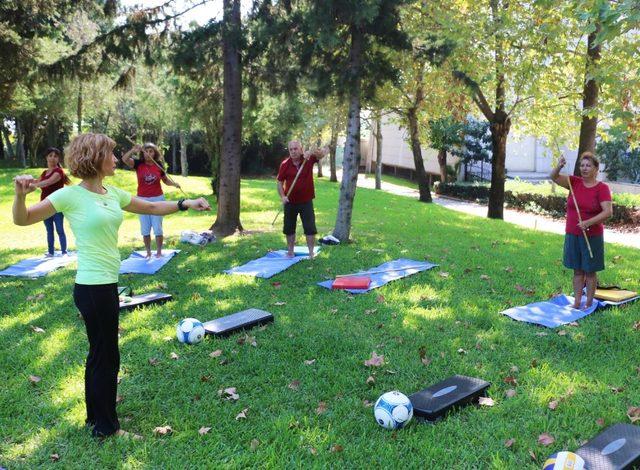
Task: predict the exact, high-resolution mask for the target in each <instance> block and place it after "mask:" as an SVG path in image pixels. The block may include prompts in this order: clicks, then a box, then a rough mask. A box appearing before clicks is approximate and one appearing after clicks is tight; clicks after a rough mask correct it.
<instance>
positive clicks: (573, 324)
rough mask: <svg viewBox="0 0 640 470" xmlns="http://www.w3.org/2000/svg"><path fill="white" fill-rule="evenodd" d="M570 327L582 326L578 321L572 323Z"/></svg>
mask: <svg viewBox="0 0 640 470" xmlns="http://www.w3.org/2000/svg"><path fill="white" fill-rule="evenodd" d="M569 326H580V325H579V324H578V322H577V321H572V322H571V323H569Z"/></svg>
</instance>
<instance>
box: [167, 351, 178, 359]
mask: <svg viewBox="0 0 640 470" xmlns="http://www.w3.org/2000/svg"><path fill="white" fill-rule="evenodd" d="M169 356H170V357H171V359H173V360H174V361H175V360H177V359H179V358H180V356H178V355H177V354H176V353H174V352H171V354H170V355H169Z"/></svg>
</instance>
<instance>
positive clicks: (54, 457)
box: [49, 454, 60, 462]
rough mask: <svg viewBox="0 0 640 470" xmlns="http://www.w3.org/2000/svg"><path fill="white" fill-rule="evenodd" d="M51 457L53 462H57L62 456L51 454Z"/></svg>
mask: <svg viewBox="0 0 640 470" xmlns="http://www.w3.org/2000/svg"><path fill="white" fill-rule="evenodd" d="M49 458H50V459H51V461H52V462H57V461H58V460H60V456H59V455H58V454H51V455H50V456H49Z"/></svg>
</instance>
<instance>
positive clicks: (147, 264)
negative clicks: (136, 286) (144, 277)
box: [120, 250, 180, 274]
mask: <svg viewBox="0 0 640 470" xmlns="http://www.w3.org/2000/svg"><path fill="white" fill-rule="evenodd" d="M178 253H180V250H163V252H162V258H156V255H155V254H153V255H151V258H149V259H147V258H145V256H146V255H147V252H146V251H134V252H133V253H131V256H129V257H128V258H127V259H125V260H123V261H122V263H120V274H155V273H157V272H158V271H159V270H160V268H162V267H163V266H164V265H165V264H167V263H168V262H169V261H171V258H173V257H174V256H175V255H176V254H178Z"/></svg>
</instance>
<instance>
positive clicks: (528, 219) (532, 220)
mask: <svg viewBox="0 0 640 470" xmlns="http://www.w3.org/2000/svg"><path fill="white" fill-rule="evenodd" d="M338 180H340V177H338ZM358 186H360V187H363V188H371V189H373V188H375V178H374V176H373V175H363V174H359V175H358ZM382 190H383V191H386V192H389V193H392V194H397V195H399V196H406V197H412V198H415V199H417V198H418V196H419V193H418V190H417V189H412V188H406V187H404V186H399V185H397V184H393V183H387V182H384V181H383V182H382ZM432 195H433V202H434V203H436V204H438V205H440V206H442V207H446V208H447V209H451V210H454V211H458V212H464V213H465V214H471V215H476V216H478V217H486V216H487V206H486V205H484V204H478V203H475V202H469V201H463V200H460V199H453V198H449V197H443V196H438V195H436V194H432ZM504 220H505V222H509V223H511V224H514V225H519V226H521V227H527V228H530V229H533V230H541V231H544V232H552V233H558V234H564V220H556V219H552V218H550V217H545V216H542V215H538V214H532V213H529V212H520V211H516V210H513V209H507V208H505V209H504ZM604 239H605V241H606V242H607V243H619V244H620V245H625V246H630V247H633V248H640V233H632V232H621V231H619V230H614V229H610V228H605V234H604Z"/></svg>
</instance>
